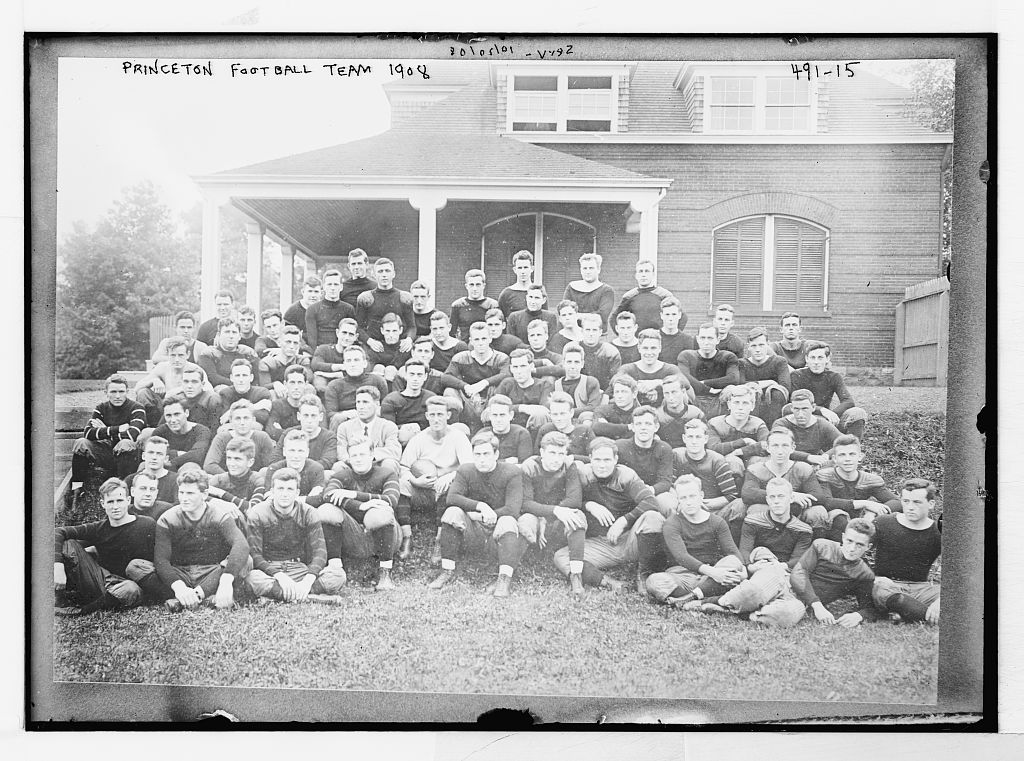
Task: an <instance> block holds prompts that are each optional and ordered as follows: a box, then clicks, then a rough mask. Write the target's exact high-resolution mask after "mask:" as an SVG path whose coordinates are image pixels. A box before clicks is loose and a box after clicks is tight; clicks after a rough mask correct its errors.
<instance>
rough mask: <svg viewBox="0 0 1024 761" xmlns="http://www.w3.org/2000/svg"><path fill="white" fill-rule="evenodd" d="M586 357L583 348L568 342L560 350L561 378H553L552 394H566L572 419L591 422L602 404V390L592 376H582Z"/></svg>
mask: <svg viewBox="0 0 1024 761" xmlns="http://www.w3.org/2000/svg"><path fill="white" fill-rule="evenodd" d="M585 361H586V355H585V353H584V351H583V347H582V346H580V345H579V344H578V343H576V342H575V341H570V342H569V343H567V344H566V345H565V346H564V347H563V349H562V363H561V367H562V371H563V372H564V373H565V374H564V375H563V376H562V377H560V378H559V377H556V378H555V385H554V392H556V393H557V392H561V393H564V394H568V395H569V397H570V398H571V399H572V402H573V418H575V419H576V420H578V421H579V422H591V421H592V420H593V419H594V410H596V409H597V408H598V407H599V406H600V405H601V404H602V403H603V402H604V389H603V388H601V383H600V381H598V380H597V378H595V377H594V376H593V375H584V374H583V365H584V363H585Z"/></svg>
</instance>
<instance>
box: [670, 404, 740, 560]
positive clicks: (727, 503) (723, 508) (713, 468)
mask: <svg viewBox="0 0 1024 761" xmlns="http://www.w3.org/2000/svg"><path fill="white" fill-rule="evenodd" d="M707 444H708V425H707V423H705V422H704V421H703V420H691V421H689V422H688V423H687V424H686V428H685V430H684V433H683V446H682V447H680V448H679V449H676V450H674V451H673V455H674V462H673V465H674V468H673V480H675V479H678V478H679V477H680V476H696V477H697V478H699V479H700V483H701V490H702V491H703V492H704V509H705V510H707V511H708V512H711V513H715V514H716V515H718V516H719V517H720V518H722V519H724V520H725V522H726V523H728V524H729V530H730V531H731V532H732V538H733V540H734V541H737V542H738V541H739V539H740V532H741V531H742V529H743V519H744V517H745V516H746V514H747V506H746V505H744V504H743V500H742V499H740V495H739V489H738V488H737V487H736V479H735V478H733V475H732V472H731V471H730V470H729V464H728V463H727V462H726V461H725V457H724V456H723V455H720V454H718V452H712V451H710V450H709V449H708V448H707ZM665 496H666V498H671V497H672V495H671V494H666V495H665ZM666 507H667V508H669V509H674V508H675V500H674V499H670V501H668V502H667V503H666Z"/></svg>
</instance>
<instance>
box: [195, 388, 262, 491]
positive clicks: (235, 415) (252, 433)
mask: <svg viewBox="0 0 1024 761" xmlns="http://www.w3.org/2000/svg"><path fill="white" fill-rule="evenodd" d="M228 413H229V415H230V423H229V424H228V428H227V429H225V430H223V431H221V432H220V433H218V434H217V435H216V436H214V437H213V442H212V443H211V444H210V449H209V451H208V452H207V453H206V459H205V460H204V461H203V470H205V471H206V472H207V473H209V474H210V475H211V476H212V475H216V474H217V473H223V472H224V452H225V448H226V447H227V445H228V442H229V441H231V440H232V439H234V438H240V439H249V440H250V441H252V443H253V444H255V445H256V464H255V465H254V466H253V467H255V468H257V469H259V468H265V467H266V466H267V465H269V464H270V463H271V462H273V458H274V440H273V439H271V438H270V436H269V435H267V433H266V432H264V431H257V430H256V417H255V416H254V415H253V412H252V404H250V403H249V402H247V401H246V400H245V399H239V400H238V401H237V402H235V403H234V404H232V405H231V409H229V410H228Z"/></svg>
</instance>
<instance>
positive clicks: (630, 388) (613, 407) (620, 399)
mask: <svg viewBox="0 0 1024 761" xmlns="http://www.w3.org/2000/svg"><path fill="white" fill-rule="evenodd" d="M609 392H610V394H609V395H610V396H611V401H609V402H608V403H607V404H601V405H598V407H597V409H596V410H594V435H595V436H606V437H608V438H615V439H622V438H625V437H626V436H629V434H630V431H629V424H630V423H631V422H633V410H635V409H636V408H637V406H638V405H639V402H638V401H637V398H636V379H635V378H633V377H631V376H629V375H622V374H620V375H616V376H615V377H614V378H612V380H611V383H610V384H609Z"/></svg>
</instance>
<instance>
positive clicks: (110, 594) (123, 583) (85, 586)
mask: <svg viewBox="0 0 1024 761" xmlns="http://www.w3.org/2000/svg"><path fill="white" fill-rule="evenodd" d="M99 495H100V502H101V504H102V505H103V511H104V512H105V513H106V514H107V517H106V518H104V519H103V520H101V521H96V522H94V523H85V524H81V525H78V526H58V527H57V529H56V531H55V532H54V542H53V544H54V563H53V585H54V589H55V590H56V591H57V612H58V613H59V614H61V615H78V614H82V613H92V612H94V611H97V610H100V609H101V608H128V607H131V606H132V605H137V604H139V603H140V602H141V601H142V589H141V588H140V587H139V585H138V584H137V583H136V582H134V581H132V580H131V578H130V575H129V572H128V568H129V566H132V564H133V563H135V564H137V563H138V561H139V560H143V561H146V562H150V561H152V559H153V538H154V535H155V533H156V523H155V522H154V521H153V519H152V518H149V517H146V516H139V515H136V514H134V513H132V512H130V511H129V509H128V508H129V502H128V487H127V486H126V485H125V483H124V482H123V481H121V480H120V479H117V478H110V479H107V480H106V481H104V482H103V484H102V485H101V486H100V488H99ZM87 547H95V548H96V552H95V554H93V553H90V552H86V548H87ZM133 569H134V567H133ZM61 593H63V594H61ZM62 597H63V598H64V599H61V598H62ZM68 603H71V604H70V605H69V604H68Z"/></svg>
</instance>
